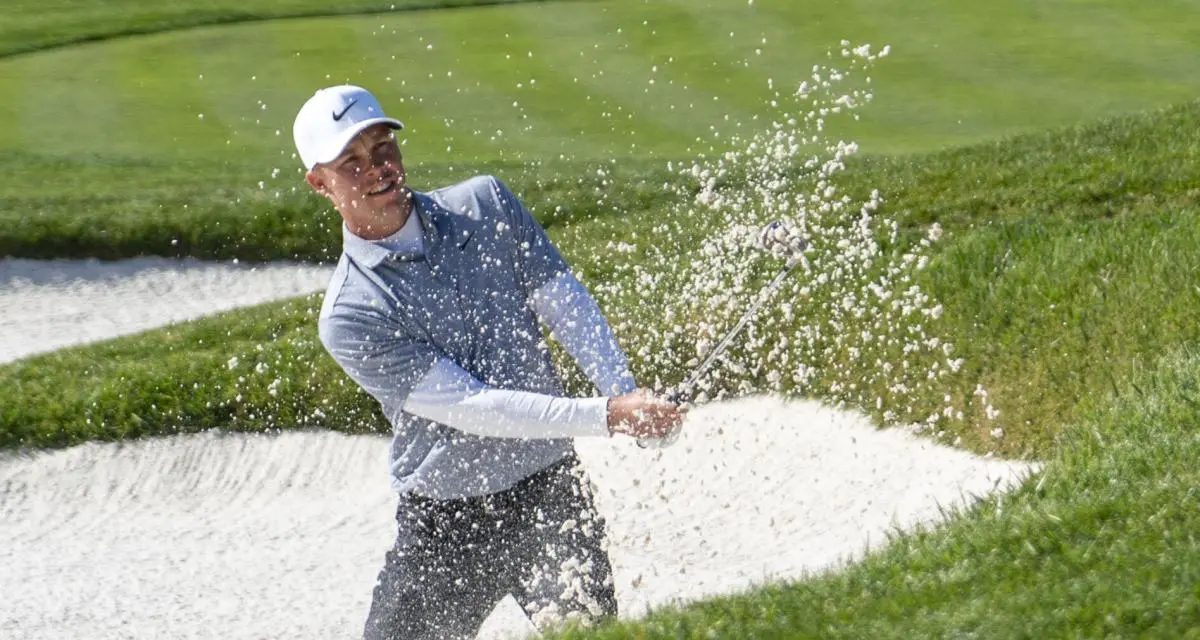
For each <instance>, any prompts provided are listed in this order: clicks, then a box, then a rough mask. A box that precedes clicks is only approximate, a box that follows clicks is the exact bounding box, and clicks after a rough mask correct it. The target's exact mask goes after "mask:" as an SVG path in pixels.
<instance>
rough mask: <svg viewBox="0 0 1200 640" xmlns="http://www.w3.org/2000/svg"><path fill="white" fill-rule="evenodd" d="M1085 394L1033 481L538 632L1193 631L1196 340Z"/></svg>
mask: <svg viewBox="0 0 1200 640" xmlns="http://www.w3.org/2000/svg"><path fill="white" fill-rule="evenodd" d="M1093 397H1094V398H1095V400H1096V402H1097V406H1095V407H1093V408H1092V409H1091V410H1089V411H1088V412H1087V413H1086V415H1084V416H1083V417H1082V419H1081V420H1080V421H1079V422H1078V423H1077V424H1075V425H1072V426H1071V428H1069V429H1068V430H1067V431H1066V432H1065V433H1064V434H1063V435H1062V438H1061V446H1060V447H1059V448H1057V449H1056V452H1055V453H1054V454H1053V456H1052V457H1051V459H1050V460H1048V461H1047V463H1046V465H1045V468H1044V469H1043V471H1042V472H1041V473H1040V475H1039V476H1037V477H1036V478H1035V479H1034V480H1032V481H1030V482H1026V483H1025V484H1024V485H1023V486H1022V487H1021V488H1020V489H1019V490H1017V491H1015V492H1013V493H1011V494H1009V495H1004V496H1002V497H992V498H988V499H986V500H984V501H982V503H980V504H978V505H976V506H974V507H973V508H970V509H969V510H966V511H965V512H958V513H955V514H952V516H953V517H951V518H950V519H949V522H948V523H947V524H944V525H940V526H938V527H936V528H932V529H930V528H926V529H923V530H918V531H915V532H912V533H907V534H896V535H894V536H893V537H892V540H891V541H890V544H888V545H887V546H885V547H884V548H883V549H881V550H876V551H875V552H874V553H872V554H870V555H869V556H868V557H867V558H866V559H865V560H864V561H863V562H860V563H856V564H853V565H850V566H848V567H847V568H845V569H844V570H842V571H838V572H831V573H827V574H823V575H817V576H811V577H809V578H807V579H804V580H798V581H794V582H790V583H786V584H775V585H770V586H765V587H761V588H757V589H754V590H752V591H750V592H748V593H745V594H740V595H734V596H728V597H720V598H714V599H711V600H707V601H705V602H701V603H698V604H694V605H692V606H688V607H685V608H682V609H664V610H661V611H657V612H653V613H651V614H650V615H649V616H648V617H647V618H645V619H644V620H638V621H634V622H626V623H622V624H615V625H611V626H608V627H606V628H604V629H602V630H593V631H590V632H582V631H577V632H570V633H564V634H562V635H561V636H553V635H552V636H551V637H564V638H593V639H604V638H614V639H615V638H1072V637H1081V638H1099V637H1114V638H1133V637H1142V638H1195V637H1198V635H1197V630H1198V629H1200V537H1198V536H1197V533H1196V532H1197V531H1198V530H1200V471H1198V470H1197V467H1196V465H1195V460H1196V457H1197V455H1200V437H1197V432H1196V416H1197V410H1198V409H1200V352H1198V351H1197V350H1196V349H1195V348H1194V346H1193V347H1186V348H1180V349H1177V350H1173V351H1172V353H1171V354H1170V355H1167V356H1165V357H1162V358H1155V359H1154V360H1153V361H1152V362H1150V363H1148V365H1147V366H1146V367H1144V368H1142V369H1141V370H1140V371H1139V372H1138V375H1137V376H1136V377H1135V378H1134V379H1133V380H1132V381H1131V382H1130V383H1129V384H1127V385H1123V386H1122V388H1121V390H1120V393H1119V394H1116V395H1115V397H1111V396H1105V394H1103V393H1096V394H1094V396H1093Z"/></svg>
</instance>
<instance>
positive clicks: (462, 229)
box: [342, 190, 472, 271]
mask: <svg viewBox="0 0 1200 640" xmlns="http://www.w3.org/2000/svg"><path fill="white" fill-rule="evenodd" d="M411 193H412V211H411V212H410V213H409V215H416V216H417V217H418V218H419V219H420V220H421V233H422V234H423V235H424V238H425V247H426V250H427V254H428V255H434V254H435V253H437V252H438V251H439V250H440V249H442V248H443V246H442V245H443V244H453V245H454V246H455V247H457V248H462V247H464V246H466V244H467V241H468V240H470V238H471V233H472V229H471V228H470V225H458V224H456V220H455V218H457V217H460V216H454V215H452V214H451V213H450V212H449V211H447V210H445V209H444V208H442V207H441V205H439V204H438V203H437V202H435V201H434V200H433V198H431V197H430V196H429V195H428V194H426V193H422V192H419V191H416V190H412V191H411ZM342 251H343V252H344V253H345V254H346V255H347V256H349V257H350V259H351V260H353V261H354V262H357V263H358V264H360V265H362V266H363V267H365V268H367V269H370V270H372V271H374V270H375V269H377V268H378V267H379V265H380V264H382V263H383V262H384V261H385V260H387V259H389V258H391V259H393V260H401V261H406V260H414V259H421V258H422V257H424V256H421V255H419V254H418V255H414V254H395V253H392V252H391V251H389V250H388V249H387V248H386V247H383V246H381V245H379V244H378V243H375V242H371V241H370V240H365V239H363V238H361V237H359V236H357V235H355V234H354V233H353V232H352V231H350V228H349V227H347V226H346V224H345V223H342Z"/></svg>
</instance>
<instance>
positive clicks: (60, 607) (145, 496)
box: [0, 261, 1028, 638]
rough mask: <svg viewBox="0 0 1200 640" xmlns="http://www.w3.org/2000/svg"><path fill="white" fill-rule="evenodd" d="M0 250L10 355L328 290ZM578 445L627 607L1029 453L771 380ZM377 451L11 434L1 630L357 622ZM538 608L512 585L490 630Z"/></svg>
mask: <svg viewBox="0 0 1200 640" xmlns="http://www.w3.org/2000/svg"><path fill="white" fill-rule="evenodd" d="M0 265H3V266H0V326H2V327H3V329H4V333H3V339H2V340H0V361H2V360H4V359H12V358H14V357H19V355H20V353H22V352H24V353H33V352H36V351H41V350H47V349H52V348H55V347H57V346H60V345H62V344H68V343H70V342H74V341H78V340H85V339H99V338H102V337H107V336H110V335H118V334H121V333H127V332H129V331H133V330H140V329H145V328H149V327H150V326H153V322H158V323H162V322H170V321H176V320H181V319H184V318H186V317H190V316H191V315H196V314H202V313H208V312H211V311H215V310H218V309H221V308H228V307H231V306H234V305H235V304H248V303H250V302H261V301H265V300H268V299H271V298H273V297H280V296H286V295H293V294H294V293H298V292H303V291H307V290H314V289H320V288H322V287H323V286H324V279H323V276H322V272H321V270H313V271H311V272H310V271H308V270H305V269H297V268H295V267H280V268H279V269H278V270H275V269H274V268H272V269H259V270H254V271H252V270H249V269H237V268H226V267H220V266H214V265H202V264H198V263H192V264H190V265H189V266H187V267H183V266H179V265H177V264H174V263H167V262H165V261H136V262H134V263H132V264H119V265H111V268H112V269H114V270H115V271H104V269H106V268H109V267H106V266H103V265H92V266H81V265H79V264H73V265H58V266H55V267H51V268H45V267H39V266H38V265H36V264H32V263H21V262H16V261H10V262H7V263H0ZM4 270H7V271H4ZM123 270H124V271H123ZM14 273H18V274H19V273H23V274H25V276H26V277H27V278H28V277H30V276H31V275H32V276H34V277H38V278H40V279H39V280H35V281H34V282H18V281H17V280H18V278H16V277H15V276H14V275H12V274H14ZM55 273H58V274H66V275H67V276H71V277H68V278H65V279H63V278H59V277H58V276H53V275H50V276H47V274H55ZM93 273H96V274H114V273H117V274H119V273H127V274H130V275H129V277H128V278H123V277H121V276H119V275H101V276H99V277H90V274H93ZM42 276H47V277H42ZM81 276H82V277H81ZM71 278H74V279H71ZM139 278H140V280H139ZM152 283H159V284H158V285H155V284H152ZM155 286H161V287H162V289H161V290H157V292H156V293H154V294H147V293H145V292H146V291H147V289H149V290H151V291H154V287H155ZM72 292H74V294H73V293H72ZM130 296H135V297H136V300H137V302H136V303H131V302H130ZM74 298H78V299H74ZM231 300H232V302H231ZM25 301H29V303H28V304H26V303H25ZM55 301H58V303H59V304H73V305H74V306H73V307H68V308H66V309H60V308H58V307H56V306H55V304H56V302H55ZM33 304H37V305H41V308H42V309H43V311H42V313H45V314H46V317H47V318H49V319H48V320H44V321H42V322H38V321H37V318H36V316H35V315H34V314H33V311H32V309H31V307H32V305H33ZM12 309H18V310H20V313H17V314H16V315H13V312H12V311H10V310H12ZM125 322H128V323H129V324H123V323H125ZM52 327H57V329H52ZM68 329H70V330H71V331H70V332H69V333H70V336H64V335H63V332H68ZM68 338H69V339H68ZM22 350H24V351H22ZM14 354H16V355H14ZM579 449H580V454H581V456H582V457H583V459H584V461H585V463H586V465H587V466H588V468H589V469H590V470H591V473H592V477H593V480H594V481H595V482H596V485H597V487H598V489H599V495H598V500H599V503H600V508H601V510H602V512H603V513H604V514H605V516H606V517H607V518H608V521H609V528H610V534H611V542H612V548H611V555H612V560H613V563H614V568H615V571H616V580H617V588H618V597H619V600H620V603H621V606H622V609H623V612H624V614H625V615H628V616H636V615H639V614H640V613H642V612H643V611H644V610H645V608H646V607H647V606H653V605H658V604H662V603H665V602H668V601H672V600H689V599H693V598H698V597H702V596H704V595H707V594H711V593H720V592H728V591H731V590H738V589H743V588H745V587H747V586H749V585H751V584H753V583H757V582H761V581H763V580H765V579H767V578H770V577H788V576H797V575H800V574H801V573H802V572H804V571H811V570H818V569H822V568H827V567H830V566H831V565H834V564H836V563H838V562H839V561H841V560H844V559H847V558H850V557H853V556H855V555H856V554H859V553H861V552H862V550H863V549H864V547H865V546H866V545H868V544H872V543H880V542H882V541H883V540H884V534H885V532H886V531H888V530H889V529H890V528H892V527H893V526H902V527H909V526H911V525H913V524H914V523H916V522H920V521H933V520H936V519H937V518H938V517H939V505H940V506H943V507H945V506H951V505H954V504H960V503H961V501H962V500H963V499H964V498H969V496H971V495H973V494H981V493H984V492H987V491H989V490H992V489H993V488H995V487H997V486H998V485H1002V484H1004V483H1007V482H1008V481H1011V480H1013V479H1015V478H1017V477H1018V476H1019V475H1021V474H1023V473H1026V472H1027V471H1028V468H1027V467H1025V466H1023V465H1018V464H1010V463H1007V462H1003V461H997V460H985V459H981V458H979V457H976V456H972V455H968V454H966V453H963V452H961V451H957V450H954V449H949V448H946V447H941V446H936V445H933V444H931V443H930V442H928V441H926V440H922V439H917V438H912V437H909V436H907V435H905V434H904V433H902V432H900V431H897V430H890V431H879V430H876V429H874V428H872V427H870V426H869V424H867V422H866V421H865V420H864V419H862V418H861V417H859V416H857V415H855V414H851V413H846V412H837V411H832V410H830V409H827V408H824V407H822V406H820V405H819V404H816V403H809V402H783V401H780V400H776V399H770V398H752V399H743V400H739V401H734V402H729V403H722V404H718V405H712V406H708V407H702V408H698V409H696V410H694V411H693V413H692V416H691V418H689V424H688V427H687V429H686V430H685V432H684V436H683V437H682V438H681V440H680V442H679V443H678V444H676V445H675V446H674V447H672V448H669V449H665V450H661V451H654V450H651V451H643V450H640V449H637V447H636V446H635V445H634V444H633V443H632V442H630V441H628V440H613V441H601V440H597V441H585V442H580V445H579ZM385 455H386V440H385V439H382V438H378V437H346V436H341V435H338V434H333V433H286V434H283V435H278V436H257V437H246V436H231V435H226V436H222V435H217V434H211V433H210V434H204V435H199V436H182V437H172V438H162V439H153V440H146V441H139V442H131V443H124V444H105V445H95V444H91V445H84V446H81V447H75V448H72V449H69V450H65V451H51V452H38V453H34V454H14V453H11V452H10V453H6V454H0V541H3V542H2V543H0V594H3V598H2V599H0V602H2V603H3V604H2V606H0V637H3V638H285V637H286V638H297V637H303V638H350V637H355V636H356V635H357V634H359V633H360V631H361V624H362V620H363V618H364V616H365V615H366V609H367V606H368V604H369V598H370V591H371V587H372V585H373V581H374V577H375V574H376V572H377V571H378V569H379V566H380V564H381V562H382V559H383V553H384V551H385V550H386V549H387V548H388V546H389V545H390V544H391V542H392V535H393V523H392V513H393V504H394V498H393V497H392V495H391V493H390V491H389V490H388V488H387V484H386V471H385V460H384V458H385ZM523 628H528V627H527V623H525V622H524V621H523V620H522V619H521V618H520V617H519V615H517V611H516V609H515V605H514V604H512V603H511V601H507V602H506V603H503V604H502V605H501V606H500V607H499V609H498V610H497V612H496V613H495V614H494V615H493V616H492V618H491V619H490V620H489V621H488V623H487V625H485V633H484V634H482V636H483V637H497V636H502V635H507V633H508V632H512V631H514V630H520V629H523Z"/></svg>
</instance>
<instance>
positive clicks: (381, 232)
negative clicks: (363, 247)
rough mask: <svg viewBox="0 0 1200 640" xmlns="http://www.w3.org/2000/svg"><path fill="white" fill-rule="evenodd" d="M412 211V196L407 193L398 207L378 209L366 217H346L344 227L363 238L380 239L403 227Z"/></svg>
mask: <svg viewBox="0 0 1200 640" xmlns="http://www.w3.org/2000/svg"><path fill="white" fill-rule="evenodd" d="M412 212H413V202H412V197H411V195H408V196H407V197H405V198H404V199H403V200H402V201H401V204H400V207H399V208H398V209H396V210H391V211H380V212H378V213H377V214H376V215H374V216H371V217H370V218H366V219H360V220H355V221H351V220H349V219H347V220H346V228H347V229H349V230H350V233H353V234H354V235H356V236H358V237H360V238H362V239H363V240H382V239H384V238H386V237H388V236H390V235H392V234H394V233H396V232H397V231H399V230H400V229H401V228H403V227H404V223H406V222H408V216H410V215H412Z"/></svg>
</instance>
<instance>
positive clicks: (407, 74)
mask: <svg viewBox="0 0 1200 640" xmlns="http://www.w3.org/2000/svg"><path fill="white" fill-rule="evenodd" d="M248 4H251V5H252V4H254V3H248ZM263 4H264V5H265V6H273V5H271V4H269V3H263ZM1171 4H1172V3H1166V4H1158V3H1154V4H1149V3H1128V2H1121V1H1117V0H1107V1H1103V2H1061V1H1060V2H1053V3H1045V2H1035V1H1032V0H1029V1H1011V0H1010V1H1007V2H1001V3H995V4H992V5H989V6H988V7H986V8H980V7H976V6H974V5H967V4H963V3H955V2H948V1H945V0H923V1H920V2H910V3H903V4H900V3H890V2H871V1H858V2H837V3H798V2H789V1H786V0H766V1H760V2H756V3H754V4H752V5H747V3H746V2H744V1H734V0H707V1H700V2H694V1H690V0H689V1H684V0H672V1H666V2H655V3H645V2H638V1H632V0H612V1H600V2H561V3H545V4H543V3H534V4H522V5H507V6H491V7H480V8H467V9H455V10H446V11H416V12H394V13H381V14H377V15H368V16H357V17H334V18H306V19H290V20H279V21H271V22H251V23H247V24H242V25H234V26H217V27H204V28H198V29H193V30H184V31H173V32H166V33H161V34H156V35H150V36H137V37H130V38H125V39H119V40H110V41H104V42H98V43H91V44H83V45H79V46H72V47H67V48H63V49H58V50H52V51H46V52H41V53H33V54H27V55H20V56H16V57H9V58H7V59H3V60H0V83H2V84H0V93H3V95H5V96H8V97H9V99H6V100H4V101H3V104H0V149H3V150H4V151H6V152H8V151H14V150H20V151H33V152H41V153H49V154H66V155H73V154H80V153H89V154H91V153H99V154H103V155H112V156H124V157H137V158H144V159H154V160H162V161H172V160H176V159H180V158H190V159H196V158H204V159H208V160H213V161H224V162H236V163H238V164H244V165H245V166H255V167H259V168H260V171H261V175H257V176H245V179H246V180H251V179H252V178H253V182H257V180H258V178H260V177H262V176H268V175H270V173H271V170H272V169H273V168H280V169H282V170H284V171H286V172H288V173H289V174H291V173H294V172H295V163H294V162H291V161H290V155H291V143H290V138H289V136H290V124H291V118H292V116H293V115H294V113H295V110H296V108H297V107H298V105H299V104H300V103H301V102H302V101H303V100H304V98H305V97H307V96H308V95H309V94H310V93H311V92H312V91H313V90H314V89H316V88H318V87H320V86H322V85H327V84H332V83H339V82H353V83H360V84H363V85H366V86H368V87H370V88H371V89H372V90H374V91H376V92H377V93H378V94H379V95H380V96H381V98H382V100H383V102H384V103H385V104H386V105H389V106H390V107H392V108H394V109H395V110H396V111H397V113H398V115H400V116H401V117H402V118H403V119H404V120H405V121H406V123H407V124H408V125H409V129H408V132H407V134H406V136H405V137H406V139H407V144H406V147H405V148H406V150H407V151H408V153H409V154H410V156H411V157H412V159H414V160H417V161H429V162H471V163H486V162H489V161H494V160H498V159H515V160H519V161H544V162H553V161H554V160H555V159H557V158H559V157H560V156H563V157H568V158H575V159H600V158H610V157H618V158H619V157H626V156H628V157H643V156H646V155H654V156H667V157H677V158H681V157H693V156H694V155H695V154H696V153H697V152H699V151H701V150H704V149H706V148H707V144H705V145H697V144H696V140H697V139H698V138H703V139H705V140H706V141H707V140H708V137H709V131H710V128H714V127H715V128H716V129H717V130H720V131H724V132H726V133H732V132H734V131H736V130H737V128H738V127H739V126H740V127H742V130H745V129H746V128H757V125H756V123H755V122H754V118H755V117H756V116H757V117H760V118H762V117H768V116H771V115H777V113H778V112H777V111H775V110H772V109H771V108H769V106H768V105H767V104H766V101H767V100H769V99H770V98H771V97H772V96H773V92H772V90H771V89H769V88H768V81H769V80H773V81H774V86H775V88H776V90H778V91H780V92H783V93H788V92H790V91H792V90H793V89H794V87H795V86H796V85H797V84H798V83H799V82H800V81H801V80H803V79H804V78H805V77H806V76H807V75H808V72H809V69H810V67H811V65H813V64H814V63H824V62H826V61H827V60H826V52H827V51H829V50H835V51H836V50H837V49H838V48H839V47H838V43H839V41H840V40H841V39H843V38H846V39H849V40H851V41H852V42H854V43H856V44H858V43H872V44H874V45H875V46H876V47H877V48H878V47H880V46H882V45H885V44H888V45H891V46H892V51H893V55H892V56H891V57H890V58H889V59H888V60H887V61H886V62H885V63H884V64H882V65H880V67H879V68H878V69H877V71H876V74H875V75H876V77H875V78H873V80H874V84H875V86H876V89H877V95H876V97H877V102H876V104H875V105H873V106H872V107H871V108H870V109H868V110H867V111H866V112H864V118H863V121H862V122H860V123H858V124H856V125H854V126H848V125H847V126H845V127H843V128H842V129H839V130H838V131H839V133H840V134H841V135H844V136H846V137H852V138H854V139H856V140H858V141H859V142H860V143H861V144H862V145H863V146H864V148H865V149H866V150H867V151H869V152H879V153H890V152H900V151H922V150H929V149H932V148H937V147H941V146H944V145H952V144H958V143H963V142H968V141H975V140H980V139H983V138H992V137H996V136H998V135H1003V134H1009V133H1013V132H1016V131H1025V130H1031V129H1040V128H1045V127H1048V126H1057V125H1064V124H1070V123H1075V122H1077V121H1080V120H1084V119H1090V118H1094V117H1096V116H1101V115H1106V114H1111V113H1115V112H1122V111H1128V110H1131V109H1140V108H1145V107H1150V106H1158V105H1162V104H1166V103H1171V102H1177V101H1179V100H1183V99H1187V98H1190V97H1192V96H1194V95H1196V94H1197V92H1198V91H1200V65H1198V64H1196V60H1197V59H1198V57H1200V21H1195V20H1186V19H1180V17H1181V16H1186V15H1189V14H1190V15H1196V14H1197V12H1200V3H1197V2H1181V3H1173V4H1174V5H1176V6H1168V5H1171ZM835 62H836V59H835ZM289 179H290V177H289ZM10 188H11V185H10Z"/></svg>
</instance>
